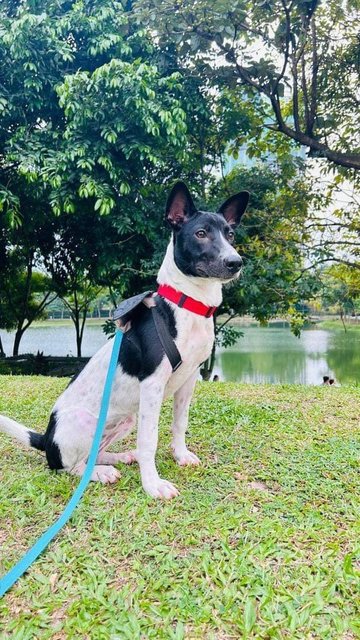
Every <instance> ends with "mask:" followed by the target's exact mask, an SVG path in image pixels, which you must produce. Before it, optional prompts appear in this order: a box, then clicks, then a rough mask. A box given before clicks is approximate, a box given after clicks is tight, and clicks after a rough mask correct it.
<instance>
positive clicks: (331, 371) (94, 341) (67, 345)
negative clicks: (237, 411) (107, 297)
mask: <svg viewBox="0 0 360 640" xmlns="http://www.w3.org/2000/svg"><path fill="white" fill-rule="evenodd" d="M241 330H242V332H243V336H242V337H241V338H239V340H238V341H237V343H236V344H235V345H234V346H233V347H230V348H228V349H226V350H225V349H221V348H219V349H218V352H217V356H216V362H215V368H214V372H213V373H214V375H217V376H218V377H219V379H220V380H221V381H232V382H248V383H282V384H286V383H295V384H315V385H316V384H321V381H322V378H323V376H325V375H330V376H331V377H333V378H335V379H336V380H337V381H338V382H339V383H341V384H348V383H350V384H353V383H360V331H356V330H351V329H350V330H349V331H348V332H347V333H345V332H344V331H343V330H341V329H323V328H321V326H320V327H315V328H309V329H305V330H304V331H302V333H301V336H300V338H296V337H295V336H294V335H293V334H292V333H291V332H290V329H289V328H288V327H274V326H272V327H264V328H262V327H244V328H241ZM1 336H2V342H3V347H4V351H5V353H7V354H8V355H9V354H10V353H11V349H12V344H13V340H14V335H13V334H12V333H6V332H2V334H1ZM106 340H107V338H106V336H105V335H104V333H103V332H102V329H101V325H100V324H96V325H92V324H89V325H88V326H87V327H86V328H85V333H84V340H83V350H82V353H83V356H84V359H83V360H82V362H81V363H80V364H81V365H82V366H83V364H84V362H86V358H88V357H90V356H92V355H93V354H94V353H95V352H96V351H97V350H98V349H99V348H100V347H101V346H102V345H103V344H105V342H106ZM21 351H22V353H27V354H33V356H32V358H30V359H29V358H28V359H24V358H23V357H19V358H18V359H17V360H16V361H13V360H12V359H5V360H0V373H9V366H11V367H12V368H11V369H10V370H11V371H12V372H13V373H35V374H36V373H37V374H39V373H40V374H45V375H48V374H49V373H50V374H51V375H72V374H73V373H74V371H75V370H76V369H77V368H78V367H79V361H78V359H76V358H75V357H74V354H75V353H76V348H75V337H74V331H73V328H72V326H64V325H63V324H59V325H57V323H56V321H54V324H44V325H39V326H35V327H30V328H29V329H28V330H27V331H26V333H25V334H24V337H23V340H22V343H21ZM36 354H38V355H36ZM47 356H52V357H51V358H49V357H47Z"/></svg>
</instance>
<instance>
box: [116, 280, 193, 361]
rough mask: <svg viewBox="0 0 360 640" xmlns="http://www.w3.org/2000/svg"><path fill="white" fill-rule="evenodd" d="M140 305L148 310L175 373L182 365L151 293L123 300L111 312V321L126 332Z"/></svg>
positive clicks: (147, 292)
mask: <svg viewBox="0 0 360 640" xmlns="http://www.w3.org/2000/svg"><path fill="white" fill-rule="evenodd" d="M141 304H144V305H145V306H146V307H148V308H149V309H150V311H151V315H152V318H153V321H154V325H155V329H156V333H157V335H158V338H159V340H160V342H161V344H162V346H163V349H164V351H165V353H166V355H167V357H168V359H169V362H170V364H171V366H172V370H173V371H176V370H177V369H178V368H179V367H180V365H181V364H182V359H181V355H180V353H179V350H178V348H177V346H176V344H175V342H174V340H173V338H172V336H171V335H170V333H169V329H168V327H167V325H166V323H165V321H164V318H163V317H162V315H161V313H160V311H159V309H158V307H157V306H156V297H154V296H153V292H152V291H145V293H140V294H138V295H137V296H133V297H132V298H128V299H127V300H123V301H122V302H121V303H120V305H119V306H118V307H117V308H116V309H115V311H114V312H113V320H114V321H115V322H116V324H117V325H118V327H119V328H120V329H122V330H123V331H125V332H126V331H128V329H129V328H130V324H131V319H132V316H133V315H134V313H135V310H136V309H137V308H138V307H139V306H140V305H141Z"/></svg>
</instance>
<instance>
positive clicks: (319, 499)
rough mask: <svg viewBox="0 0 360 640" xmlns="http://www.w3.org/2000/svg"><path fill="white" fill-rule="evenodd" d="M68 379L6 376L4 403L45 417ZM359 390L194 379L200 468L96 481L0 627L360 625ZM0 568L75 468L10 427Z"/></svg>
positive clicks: (225, 639) (194, 632)
mask: <svg viewBox="0 0 360 640" xmlns="http://www.w3.org/2000/svg"><path fill="white" fill-rule="evenodd" d="M65 385H66V380H63V379H62V380H57V379H49V378H41V377H38V378H28V377H24V378H18V377H16V378H11V377H2V378H1V377H0V412H1V413H7V414H9V415H11V416H12V417H15V418H17V419H19V420H22V421H24V422H25V423H26V424H27V425H31V426H33V427H34V428H36V429H39V430H43V429H44V425H45V424H46V419H47V414H48V412H49V409H50V407H51V404H52V402H53V401H54V399H55V398H56V397H57V395H58V394H59V392H60V391H61V390H62V389H63V388H64V386H65ZM359 399H360V398H359V390H358V389H356V388H349V387H342V388H338V389H333V388H328V387H317V388H314V387H307V388H306V387H301V386H260V385H259V386H251V385H238V384H224V383H216V384H214V383H207V384H205V383H203V384H199V385H198V387H197V391H196V397H195V401H194V404H193V407H192V410H191V428H190V434H189V441H190V443H191V447H192V448H193V450H194V451H195V452H196V453H197V454H199V455H200V456H201V457H202V460H203V465H202V466H201V467H199V468H193V469H181V468H178V467H176V466H175V464H174V463H173V462H172V460H171V458H170V456H169V453H168V442H169V436H168V428H167V427H168V425H169V423H170V404H169V403H168V404H166V406H165V407H164V410H163V413H162V433H161V445H160V449H159V453H158V466H159V470H160V473H161V475H162V476H163V477H166V478H168V479H170V480H173V481H175V482H176V484H177V485H178V487H179V488H180V490H181V496H180V497H179V498H178V499H175V500H174V501H172V502H170V503H159V502H154V501H151V500H150V499H148V498H147V497H146V496H145V495H144V493H143V492H142V490H141V488H140V482H139V474H138V469H137V468H136V467H135V466H133V467H122V478H121V479H120V481H119V483H118V484H117V485H113V486H102V485H99V484H92V485H91V486H90V487H89V489H88V490H87V492H86V495H85V497H84V499H83V501H82V503H81V505H80V507H79V508H78V509H77V511H76V513H75V515H74V517H73V519H72V520H71V522H70V524H68V525H67V526H66V528H65V529H64V530H63V532H62V533H61V534H60V535H59V536H58V538H57V539H56V540H55V542H53V543H52V544H51V545H50V547H49V548H48V550H47V551H46V552H45V553H44V554H43V555H42V556H41V558H40V559H39V560H38V561H37V562H36V563H35V564H34V565H33V566H32V567H31V569H30V570H29V572H28V573H27V575H26V576H25V577H23V578H21V579H20V581H19V582H18V583H17V585H16V586H15V587H14V588H13V589H12V590H11V592H9V593H8V594H7V595H6V596H5V597H4V599H3V600H2V602H1V604H0V629H1V632H0V636H1V639H2V640H3V639H5V638H9V639H10V638H11V640H34V639H52V640H62V639H66V640H68V639H75V638H76V639H79V638H80V639H90V638H91V639H96V640H108V639H111V640H118V639H123V638H124V639H129V640H130V639H131V640H136V639H147V638H156V639H160V640H161V639H164V640H165V639H166V640H168V639H173V640H181V639H187V640H195V639H198V640H203V639H206V640H230V639H232V638H247V639H248V638H249V639H250V638H253V639H264V640H265V639H270V638H279V639H283V638H284V639H287V638H298V639H299V640H304V639H309V640H310V639H319V640H326V639H328V638H333V639H336V640H351V639H355V638H358V637H359V634H360V617H359V591H358V587H359V576H360V571H359V569H360V563H359V557H358V556H357V551H358V550H359V547H358V545H359V533H360V531H359V495H360V491H359V490H360V486H359V475H358V458H359V451H360V440H359ZM0 455H1V461H2V462H1V471H0V481H1V503H0V521H1V528H0V546H1V549H2V551H1V563H0V564H1V572H4V571H5V570H7V569H8V568H10V567H11V565H12V564H13V563H14V562H15V561H16V560H17V559H18V558H19V557H20V555H21V554H22V553H23V552H24V551H25V550H26V549H27V548H28V547H29V545H31V544H32V543H33V542H34V541H35V540H36V539H37V537H38V536H39V535H40V534H41V533H42V532H43V531H44V529H45V527H46V526H47V525H49V524H50V523H52V522H53V520H54V519H55V517H56V515H57V514H58V513H59V512H60V511H61V510H62V508H63V506H64V505H65V503H66V501H67V500H68V498H69V497H70V495H71V494H72V492H73V490H74V488H75V486H76V484H77V479H76V478H73V477H70V476H68V475H62V474H58V475H57V474H55V473H52V472H50V471H49V470H48V469H47V468H46V466H45V464H44V460H43V459H42V457H41V455H39V454H38V453H36V452H29V451H24V450H22V449H21V448H20V447H14V444H13V443H12V442H11V441H10V440H9V439H8V438H7V437H6V436H3V435H0Z"/></svg>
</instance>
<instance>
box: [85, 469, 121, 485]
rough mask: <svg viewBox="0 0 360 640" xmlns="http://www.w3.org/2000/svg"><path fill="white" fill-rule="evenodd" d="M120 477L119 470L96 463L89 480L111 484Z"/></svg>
mask: <svg viewBox="0 0 360 640" xmlns="http://www.w3.org/2000/svg"><path fill="white" fill-rule="evenodd" d="M120 477H121V475H120V472H119V471H118V470H117V469H115V467H111V466H110V465H102V464H97V465H95V467H94V471H93V473H92V476H91V480H93V481H95V482H96V481H98V482H102V483H103V484H113V483H114V482H116V481H117V480H119V478H120Z"/></svg>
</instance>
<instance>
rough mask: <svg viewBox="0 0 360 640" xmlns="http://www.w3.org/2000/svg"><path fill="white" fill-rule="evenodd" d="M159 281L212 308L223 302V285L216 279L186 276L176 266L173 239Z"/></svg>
mask: <svg viewBox="0 0 360 640" xmlns="http://www.w3.org/2000/svg"><path fill="white" fill-rule="evenodd" d="M157 281H158V283H159V284H168V285H170V286H171V287H174V289H177V290H178V291H182V293H185V295H186V296H190V297H191V298H194V299H195V300H199V302H202V303H203V304H206V305H207V306H210V307H219V306H220V304H221V302H222V285H221V282H220V281H219V280H215V278H197V277H196V276H187V275H185V274H184V273H183V272H182V271H180V269H178V267H177V266H176V264H175V260H174V242H173V239H172V238H171V240H170V242H169V244H168V248H167V250H166V254H165V257H164V260H163V263H162V265H161V267H160V270H159V273H158V276H157Z"/></svg>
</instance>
